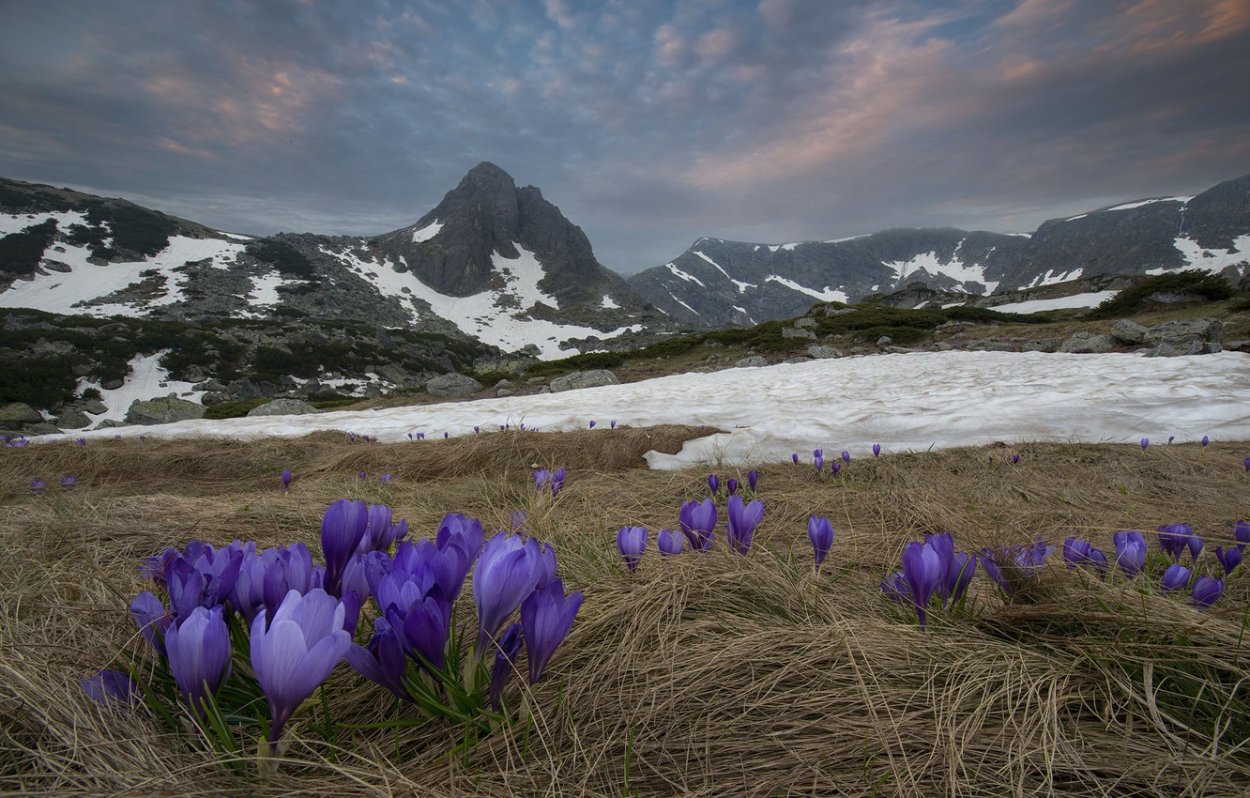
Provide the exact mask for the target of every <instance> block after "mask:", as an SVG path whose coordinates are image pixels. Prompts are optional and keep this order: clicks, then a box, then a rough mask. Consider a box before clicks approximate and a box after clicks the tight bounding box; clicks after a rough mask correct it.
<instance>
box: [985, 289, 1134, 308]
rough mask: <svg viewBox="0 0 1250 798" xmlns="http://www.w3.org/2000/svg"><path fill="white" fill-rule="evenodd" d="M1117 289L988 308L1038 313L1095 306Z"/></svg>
mask: <svg viewBox="0 0 1250 798" xmlns="http://www.w3.org/2000/svg"><path fill="white" fill-rule="evenodd" d="M1118 293H1120V292H1119V291H1093V292H1091V293H1088V294H1072V295H1071V296H1061V297H1055V298H1054V299H1030V300H1028V301H1025V302H1012V303H1010V304H1007V305H995V306H994V307H992V308H990V310H997V311H999V312H1001V313H1040V312H1042V311H1044V310H1064V309H1066V308H1096V307H1098V306H1099V305H1101V304H1102V303H1103V302H1105V301H1107V300H1108V299H1110V298H1111V297H1113V296H1115V295H1116V294H1118Z"/></svg>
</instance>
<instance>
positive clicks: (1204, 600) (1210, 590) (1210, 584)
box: [1193, 576, 1224, 607]
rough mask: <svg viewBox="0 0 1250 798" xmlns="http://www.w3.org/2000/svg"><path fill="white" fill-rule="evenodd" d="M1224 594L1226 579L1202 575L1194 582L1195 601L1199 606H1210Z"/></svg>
mask: <svg viewBox="0 0 1250 798" xmlns="http://www.w3.org/2000/svg"><path fill="white" fill-rule="evenodd" d="M1222 595H1224V580H1223V579H1216V578H1215V577H1213V576H1200V577H1198V581H1196V582H1194V592H1193V601H1194V604H1196V605H1197V606H1199V607H1210V606H1211V605H1212V604H1214V603H1215V602H1217V601H1219V599H1220V596H1222Z"/></svg>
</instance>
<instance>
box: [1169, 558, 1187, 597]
mask: <svg viewBox="0 0 1250 798" xmlns="http://www.w3.org/2000/svg"><path fill="white" fill-rule="evenodd" d="M1188 584H1189V569H1188V568H1186V567H1185V566H1183V565H1181V564H1180V563H1173V564H1172V565H1170V566H1168V569H1167V570H1166V571H1164V572H1163V589H1164V590H1166V591H1168V592H1171V591H1173V590H1180V589H1181V588H1183V587H1184V586H1185V585H1188Z"/></svg>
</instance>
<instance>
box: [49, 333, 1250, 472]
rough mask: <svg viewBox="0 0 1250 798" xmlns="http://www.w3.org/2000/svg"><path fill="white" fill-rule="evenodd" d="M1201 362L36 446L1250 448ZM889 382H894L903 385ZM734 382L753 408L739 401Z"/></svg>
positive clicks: (725, 392)
mask: <svg viewBox="0 0 1250 798" xmlns="http://www.w3.org/2000/svg"><path fill="white" fill-rule="evenodd" d="M158 357H159V355H152V356H139V357H137V358H135V360H134V361H132V363H131V376H130V377H129V378H128V383H127V385H126V386H124V387H123V388H121V389H119V391H118V392H116V393H112V392H104V401H105V403H108V404H110V406H111V405H113V404H125V403H128V402H130V401H131V398H132V397H135V396H151V395H153V394H154V393H155V394H160V395H164V394H165V393H167V392H168V391H169V390H170V389H171V388H176V389H177V390H179V391H185V390H187V389H188V388H190V387H191V386H190V384H189V383H172V384H169V385H167V384H166V383H165V382H164V381H161V376H162V375H164V376H168V375H167V374H165V370H164V369H163V368H160V367H159V366H158V365H157V364H156V361H157V359H158ZM1200 359H1201V361H1202V367H1201V368H1196V367H1195V366H1196V358H1194V357H1159V358H1153V359H1151V360H1150V361H1149V363H1150V366H1149V370H1150V379H1141V373H1142V367H1143V361H1142V359H1141V356H1140V355H1135V354H1103V355H1069V354H1053V353H1046V352H914V353H911V354H894V355H874V356H870V357H850V358H832V359H826V360H811V361H807V362H804V363H780V364H777V365H772V366H764V367H759V368H733V369H724V370H722V371H716V372H712V373H709V374H673V375H670V376H667V377H658V378H656V379H651V380H643V381H641V382H632V383H626V384H624V385H606V386H603V387H600V388H583V389H581V390H575V391H563V392H560V393H539V394H529V395H525V396H509V397H503V398H499V399H479V400H477V401H474V402H450V403H442V404H429V405H417V406H406V407H389V408H382V409H378V408H373V409H371V410H342V411H331V412H324V413H311V414H307V415H302V416H252V417H250V418H232V419H226V420H224V421H210V420H207V419H196V420H191V421H178V422H175V423H172V424H162V425H159V426H127V427H120V428H111V429H100V430H94V431H91V432H86V433H82V432H71V433H68V434H66V435H64V436H56V435H48V436H43V437H41V438H40V439H39V440H40V441H56V440H66V439H68V438H71V437H79V436H83V437H86V438H89V439H93V438H94V439H99V438H105V439H107V438H112V437H113V436H114V435H123V436H129V437H137V436H139V435H148V436H152V437H157V438H179V437H201V436H205V435H208V436H222V437H230V438H236V439H240V440H248V439H256V438H270V437H281V438H287V437H300V436H303V435H307V434H309V433H311V432H315V431H317V430H340V431H342V432H354V433H356V434H358V435H369V436H370V437H372V438H376V439H377V440H378V441H381V442H383V443H403V442H406V441H407V440H408V435H409V433H412V435H413V438H414V445H422V444H421V443H420V442H419V441H417V440H415V439H416V433H417V432H423V433H425V435H426V437H427V438H428V439H439V438H442V437H443V435H444V434H447V435H451V436H456V437H459V436H461V435H472V434H475V430H474V427H479V428H480V429H481V430H482V432H483V434H490V433H491V432H493V431H495V430H497V429H499V427H500V425H505V424H507V425H511V426H513V427H516V426H518V425H520V424H525V427H526V429H538V430H540V431H543V432H563V431H569V430H585V429H587V428H588V427H589V425H590V422H591V421H592V420H593V421H596V422H597V427H598V432H599V433H601V434H605V435H607V434H611V432H610V429H609V427H611V422H612V421H616V422H617V423H618V424H622V425H625V426H630V427H642V426H651V425H655V424H686V425H691V426H697V425H703V426H706V427H707V428H708V429H709V433H710V434H709V435H707V436H706V437H703V438H697V439H695V440H691V441H687V442H686V443H685V445H683V446H682V449H681V451H680V452H677V453H675V454H663V453H660V452H649V453H647V454H646V455H645V457H646V459H647V462H648V464H649V465H650V467H651V468H655V469H662V470H671V469H679V468H686V467H689V466H694V465H696V464H702V465H710V466H716V467H720V466H724V465H744V466H745V465H753V464H762V463H788V462H789V461H790V455H791V454H792V453H793V452H799V453H801V455H800V457H801V460H802V461H803V462H804V463H810V462H811V453H812V450H813V449H817V448H823V449H824V450H825V452H826V453H827V454H828V456H829V459H830V460H832V459H834V458H835V457H837V453H838V452H840V451H842V450H844V449H845V450H847V451H848V452H850V453H851V456H852V457H851V464H850V465H849V466H848V468H852V469H853V468H855V467H856V466H855V461H856V460H857V459H859V458H863V457H868V456H870V452H871V448H870V447H871V446H872V444H873V443H879V444H881V447H882V449H883V450H884V452H885V453H886V454H887V455H888V454H897V453H899V452H905V451H927V450H929V449H932V448H939V449H947V448H951V447H958V446H990V445H994V444H997V443H998V442H1005V443H1008V444H1013V443H1018V442H1030V441H1058V442H1070V443H1127V444H1132V445H1134V446H1136V445H1138V442H1139V441H1140V440H1141V439H1142V438H1143V437H1144V438H1149V439H1150V440H1152V441H1154V442H1155V445H1156V446H1158V445H1160V444H1163V445H1166V444H1165V442H1166V441H1168V440H1169V438H1172V437H1173V436H1174V437H1175V443H1177V444H1189V445H1191V446H1192V445H1196V442H1197V441H1198V440H1200V439H1201V438H1202V436H1203V435H1209V436H1210V437H1211V439H1212V440H1215V441H1234V440H1239V441H1245V440H1247V439H1250V405H1247V404H1246V402H1245V401H1244V397H1245V395H1246V392H1247V391H1250V371H1248V370H1247V369H1246V366H1245V362H1244V361H1245V356H1244V355H1242V354H1240V353H1238V352H1221V353H1218V354H1214V355H1202V356H1201V358H1200ZM900 373H906V374H907V379H906V380H900V379H899V378H898V375H899V374H900ZM830 385H837V386H839V394H838V412H836V413H830V412H828V407H829V386H830ZM744 388H745V389H747V390H749V391H750V392H751V394H752V396H755V397H757V398H758V401H754V402H743V401H742V399H741V396H742V393H743V390H744ZM188 398H192V399H197V398H198V397H197V396H195V395H194V394H192V395H191V396H188ZM719 430H728V431H727V432H720V431H719ZM999 445H1001V444H999ZM1152 451H1154V449H1153V448H1152ZM1011 452H1012V450H1011V449H1001V448H999V449H997V450H996V451H995V452H994V460H995V461H997V462H998V463H999V464H1000V467H1003V466H1005V467H1011V466H1007V465H1006V459H1005V458H1006V457H1007V456H1009V455H1010V453H1011ZM1243 454H1244V452H1238V453H1237V454H1236V457H1235V459H1234V458H1229V459H1228V460H1227V461H1226V462H1227V464H1228V468H1229V472H1228V474H1229V479H1230V480H1232V479H1233V478H1237V479H1240V478H1241V476H1242V468H1241V458H1242V456H1243ZM1144 456H1147V457H1149V456H1153V455H1151V454H1150V453H1147V454H1146V455H1144ZM1221 456H1222V457H1225V456H1227V455H1221ZM1028 458H1029V454H1028V453H1027V451H1026V452H1025V453H1024V456H1023V458H1022V462H1021V463H1020V467H1021V468H1028V467H1029V462H1028ZM808 467H810V466H808ZM576 476H577V475H576V474H574V475H573V477H574V478H576ZM765 478H766V479H767V472H765Z"/></svg>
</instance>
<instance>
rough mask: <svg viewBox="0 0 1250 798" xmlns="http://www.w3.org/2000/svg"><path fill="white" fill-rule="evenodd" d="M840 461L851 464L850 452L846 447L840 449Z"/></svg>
mask: <svg viewBox="0 0 1250 798" xmlns="http://www.w3.org/2000/svg"><path fill="white" fill-rule="evenodd" d="M842 462H844V463H846V464H847V465H850V464H851V453H850V452H848V451H847V450H846V449H843V450H842Z"/></svg>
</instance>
